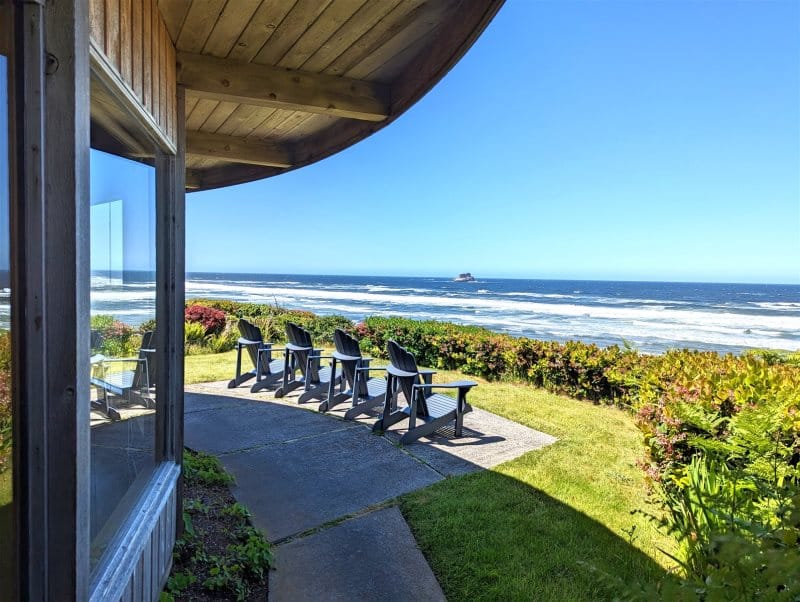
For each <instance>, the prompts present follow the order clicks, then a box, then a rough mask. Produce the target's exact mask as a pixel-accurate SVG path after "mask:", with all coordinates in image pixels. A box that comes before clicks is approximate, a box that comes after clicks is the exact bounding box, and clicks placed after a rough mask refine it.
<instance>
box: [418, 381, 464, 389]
mask: <svg viewBox="0 0 800 602" xmlns="http://www.w3.org/2000/svg"><path fill="white" fill-rule="evenodd" d="M477 386H478V383H476V382H475V381H472V380H456V381H453V382H451V383H431V384H430V385H428V384H424V385H414V388H416V389H471V388H472V387H477Z"/></svg>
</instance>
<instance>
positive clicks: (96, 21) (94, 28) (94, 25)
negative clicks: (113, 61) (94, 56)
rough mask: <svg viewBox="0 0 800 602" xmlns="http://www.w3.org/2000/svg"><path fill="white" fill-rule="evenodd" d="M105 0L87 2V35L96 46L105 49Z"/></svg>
mask: <svg viewBox="0 0 800 602" xmlns="http://www.w3.org/2000/svg"><path fill="white" fill-rule="evenodd" d="M105 19H106V0H91V1H90V2H89V36H90V37H91V38H92V39H93V40H94V43H95V44H96V45H97V46H98V48H103V49H105V47H106V40H105V33H106V24H105Z"/></svg>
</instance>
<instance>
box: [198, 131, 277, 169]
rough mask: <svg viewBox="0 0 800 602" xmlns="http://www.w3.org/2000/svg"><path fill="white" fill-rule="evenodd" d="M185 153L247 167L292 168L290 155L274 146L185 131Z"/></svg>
mask: <svg viewBox="0 0 800 602" xmlns="http://www.w3.org/2000/svg"><path fill="white" fill-rule="evenodd" d="M186 153H187V154H190V155H199V156H201V157H212V158H215V159H225V160H229V161H233V162H234V163H245V164H249V165H265V166H268V167H284V168H286V167H291V166H292V160H291V156H290V154H289V153H288V152H287V151H286V150H285V149H283V148H281V147H280V146H278V145H276V144H272V143H269V142H262V141H257V140H249V139H245V138H239V137H236V136H223V135H222V134H208V133H205V132H195V131H187V132H186Z"/></svg>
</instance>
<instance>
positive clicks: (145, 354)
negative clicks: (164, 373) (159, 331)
mask: <svg viewBox="0 0 800 602" xmlns="http://www.w3.org/2000/svg"><path fill="white" fill-rule="evenodd" d="M154 339H155V335H154V333H153V331H152V330H147V331H145V332H143V333H142V344H141V346H140V347H139V359H140V360H147V362H146V363H145V362H136V370H135V371H134V373H133V388H134V389H141V388H142V387H144V386H148V385H149V386H150V387H154V386H155V384H156V380H155V379H156V361H155V360H156V357H155V353H152V352H151V351H150V350H152V349H153V348H154V346H155V340H154Z"/></svg>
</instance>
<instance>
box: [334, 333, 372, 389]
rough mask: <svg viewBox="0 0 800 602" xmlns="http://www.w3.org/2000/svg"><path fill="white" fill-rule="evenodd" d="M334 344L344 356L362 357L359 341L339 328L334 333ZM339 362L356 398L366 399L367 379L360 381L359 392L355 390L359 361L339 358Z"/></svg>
mask: <svg viewBox="0 0 800 602" xmlns="http://www.w3.org/2000/svg"><path fill="white" fill-rule="evenodd" d="M333 344H334V346H335V347H336V351H338V352H339V353H341V354H342V355H346V356H349V357H353V358H360V357H361V347H360V346H359V344H358V340H357V339H356V338H355V337H352V336H350V335H349V334H347V333H346V332H345V331H344V330H342V329H340V328H337V329H336V330H335V331H334V333H333ZM339 362H341V364H342V375H343V376H344V378H345V380H346V381H347V385H348V386H349V387H350V388H351V389H353V394H354V396H355V397H365V396H366V395H368V389H367V380H368V379H367V378H362V379H359V380H358V391H356V390H355V387H356V368H358V367H359V361H358V360H357V359H353V360H344V359H341V358H339Z"/></svg>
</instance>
